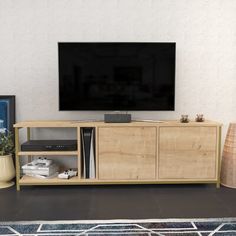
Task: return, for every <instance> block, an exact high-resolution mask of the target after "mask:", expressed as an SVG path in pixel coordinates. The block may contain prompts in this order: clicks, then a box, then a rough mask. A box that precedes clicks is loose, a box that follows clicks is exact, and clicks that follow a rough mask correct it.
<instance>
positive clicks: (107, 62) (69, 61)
mask: <svg viewBox="0 0 236 236" xmlns="http://www.w3.org/2000/svg"><path fill="white" fill-rule="evenodd" d="M58 53H59V109H60V110H68V111H69V110H103V111H106V110H112V111H135V110H136V111H139V110H143V111H146V110H147V111H154V110H157V111H158V110H159V111H162V110H174V105H175V43H154V42H152V43H66V42H63V43H58Z"/></svg>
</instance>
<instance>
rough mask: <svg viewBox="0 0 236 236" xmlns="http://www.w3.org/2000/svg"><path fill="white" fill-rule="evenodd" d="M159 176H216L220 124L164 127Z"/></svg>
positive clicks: (161, 135) (191, 177)
mask: <svg viewBox="0 0 236 236" xmlns="http://www.w3.org/2000/svg"><path fill="white" fill-rule="evenodd" d="M159 137H160V142H159V160H158V166H159V169H158V173H159V174H158V177H159V179H176V180H180V179H183V180H184V179H193V180H194V179H216V155H217V153H216V147H217V129H216V127H160V136H159Z"/></svg>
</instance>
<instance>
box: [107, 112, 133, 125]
mask: <svg viewBox="0 0 236 236" xmlns="http://www.w3.org/2000/svg"><path fill="white" fill-rule="evenodd" d="M104 122H105V123H130V122H131V114H105V115H104Z"/></svg>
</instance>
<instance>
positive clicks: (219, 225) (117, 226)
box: [0, 218, 236, 236]
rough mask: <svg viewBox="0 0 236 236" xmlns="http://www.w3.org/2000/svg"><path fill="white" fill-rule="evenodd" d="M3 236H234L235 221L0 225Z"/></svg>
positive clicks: (122, 221)
mask: <svg viewBox="0 0 236 236" xmlns="http://www.w3.org/2000/svg"><path fill="white" fill-rule="evenodd" d="M0 235H1V236H2V235H4V236H13V235H18V236H63V235H66V236H79V235H81V236H82V235H83V236H102V235H104V236H106V235H113V236H117V235H124V236H134V235H137V236H141V235H144V236H152V235H160V236H182V235H183V236H195V235H196V236H207V235H208V236H212V235H214V236H223V235H227V236H236V218H222V219H215V218H213V219H209V218H208V219H143V220H80V221H27V222H25V221H24V222H23V221H22V222H21V221H18V222H1V223H0Z"/></svg>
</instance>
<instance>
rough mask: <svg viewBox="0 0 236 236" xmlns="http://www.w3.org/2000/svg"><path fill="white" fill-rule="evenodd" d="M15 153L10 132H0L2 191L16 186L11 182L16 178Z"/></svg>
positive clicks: (0, 177)
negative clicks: (13, 155)
mask: <svg viewBox="0 0 236 236" xmlns="http://www.w3.org/2000/svg"><path fill="white" fill-rule="evenodd" d="M13 153H14V143H13V135H12V134H11V133H10V132H2V133H1V132H0V189H1V188H7V187H10V186H12V185H14V182H13V181H11V180H12V179H13V178H14V177H15V168H14V164H13V160H12V154H13Z"/></svg>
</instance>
